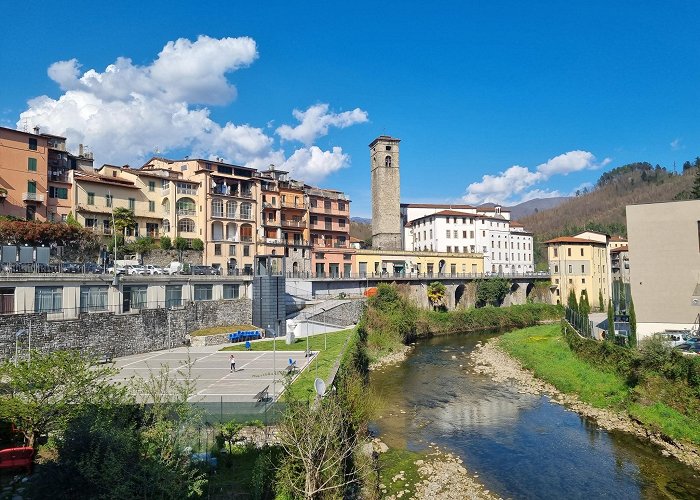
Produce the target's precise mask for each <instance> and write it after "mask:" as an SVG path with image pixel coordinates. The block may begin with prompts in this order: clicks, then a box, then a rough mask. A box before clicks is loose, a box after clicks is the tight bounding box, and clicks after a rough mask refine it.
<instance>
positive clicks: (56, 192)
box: [49, 186, 68, 200]
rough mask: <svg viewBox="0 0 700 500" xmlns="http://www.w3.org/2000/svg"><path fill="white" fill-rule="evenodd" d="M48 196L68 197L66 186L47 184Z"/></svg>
mask: <svg viewBox="0 0 700 500" xmlns="http://www.w3.org/2000/svg"><path fill="white" fill-rule="evenodd" d="M49 198H58V199H60V200H67V199H68V188H59V187H54V186H49Z"/></svg>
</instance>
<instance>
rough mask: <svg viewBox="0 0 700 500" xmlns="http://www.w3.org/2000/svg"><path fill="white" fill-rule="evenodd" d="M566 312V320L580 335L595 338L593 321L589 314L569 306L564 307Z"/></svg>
mask: <svg viewBox="0 0 700 500" xmlns="http://www.w3.org/2000/svg"><path fill="white" fill-rule="evenodd" d="M564 312H565V317H566V320H567V321H568V322H569V324H570V325H571V326H572V327H573V328H574V330H576V331H577V332H578V334H579V335H581V336H582V337H587V338H595V336H594V335H593V322H592V321H591V320H590V319H589V318H588V316H587V315H585V314H581V313H579V312H577V311H574V310H573V309H570V308H568V307H567V308H565V309H564Z"/></svg>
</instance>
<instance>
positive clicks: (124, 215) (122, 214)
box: [112, 207, 136, 235]
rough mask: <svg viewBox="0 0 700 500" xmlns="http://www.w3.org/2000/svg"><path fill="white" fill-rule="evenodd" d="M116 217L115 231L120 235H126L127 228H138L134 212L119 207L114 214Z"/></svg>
mask: <svg viewBox="0 0 700 500" xmlns="http://www.w3.org/2000/svg"><path fill="white" fill-rule="evenodd" d="M112 213H113V215H114V229H115V231H117V233H119V234H122V235H123V234H124V232H125V230H126V229H127V228H132V227H134V226H136V217H135V216H134V212H133V211H132V210H129V209H128V208H124V207H117V208H115V209H114V211H113V212H112Z"/></svg>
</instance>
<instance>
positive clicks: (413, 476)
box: [379, 449, 426, 498]
mask: <svg viewBox="0 0 700 500" xmlns="http://www.w3.org/2000/svg"><path fill="white" fill-rule="evenodd" d="M425 459H426V456H425V454H423V453H417V452H415V451H408V450H395V449H389V450H388V451H386V452H385V453H382V454H380V455H379V483H380V484H383V485H384V486H386V490H382V492H383V493H384V494H383V496H385V497H386V496H390V495H394V497H396V495H397V493H398V492H399V491H404V490H408V491H409V493H408V494H406V493H404V494H403V495H402V497H403V498H414V497H415V495H416V484H417V483H419V482H420V481H421V477H420V475H419V474H418V466H417V465H416V463H415V462H416V460H425ZM401 471H403V475H402V477H403V479H399V480H398V481H396V482H394V481H392V478H394V477H395V476H396V475H398V474H400V473H401Z"/></svg>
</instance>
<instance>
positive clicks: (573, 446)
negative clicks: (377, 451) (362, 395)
mask: <svg viewBox="0 0 700 500" xmlns="http://www.w3.org/2000/svg"><path fill="white" fill-rule="evenodd" d="M492 336H493V335H473V334H471V335H454V336H446V337H436V338H433V339H429V340H425V341H421V342H419V343H418V344H417V345H416V347H415V349H414V350H413V352H412V353H411V355H410V356H409V357H408V359H407V360H406V361H405V362H403V363H402V364H401V365H399V366H394V367H388V368H384V369H382V370H380V371H377V372H373V373H372V378H371V384H372V387H373V388H374V390H375V391H376V392H377V393H378V394H379V395H380V396H381V400H382V404H383V408H382V410H381V412H380V415H381V416H380V417H379V418H377V419H376V421H375V422H374V423H373V424H372V429H373V430H374V431H375V432H377V433H378V434H379V437H380V438H381V439H382V440H383V441H384V442H385V443H386V444H387V445H388V446H389V447H391V448H400V449H408V450H412V451H424V450H426V449H427V447H428V445H430V444H431V443H434V444H436V445H438V446H439V447H440V448H442V449H445V450H447V451H450V452H452V453H454V454H456V455H458V456H459V457H461V458H462V460H463V461H464V463H465V466H466V467H467V469H468V470H469V471H470V472H471V473H476V474H478V475H479V478H478V479H479V480H480V481H481V482H482V483H483V484H484V485H485V486H486V487H487V488H488V489H490V490H491V491H493V492H495V493H497V494H499V495H501V496H502V497H504V498H514V499H526V498H532V499H549V498H566V499H574V498H585V499H594V498H615V499H627V498H630V499H634V498H644V499H656V498H682V499H686V498H688V499H690V498H692V499H700V473H697V472H695V471H694V470H693V469H691V468H689V467H686V466H684V465H683V464H681V463H680V462H678V461H676V460H674V459H672V458H665V457H663V456H662V455H661V454H660V452H659V451H658V449H657V448H656V447H655V446H654V445H652V444H649V443H646V442H642V441H640V440H638V439H636V438H634V437H632V436H629V435H627V434H625V433H621V432H609V431H605V430H602V429H598V427H597V426H596V425H595V422H593V421H591V420H588V419H585V418H583V417H580V416H579V415H577V414H576V413H573V412H571V411H567V410H566V409H565V408H564V407H562V406H561V405H558V404H555V403H552V402H550V401H549V399H548V398H547V397H544V396H534V395H529V394H520V393H518V391H517V389H516V388H515V386H514V384H512V383H511V382H508V383H505V384H503V383H500V384H499V383H496V382H493V381H492V380H491V379H490V378H489V377H488V376H485V375H479V374H475V373H473V372H472V371H471V370H470V369H469V368H470V366H471V361H470V360H469V358H468V354H469V352H470V351H471V350H472V349H473V348H474V346H475V345H476V343H477V342H478V341H482V342H483V341H484V340H487V339H488V338H490V337H492ZM460 365H462V366H461V367H460Z"/></svg>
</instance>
